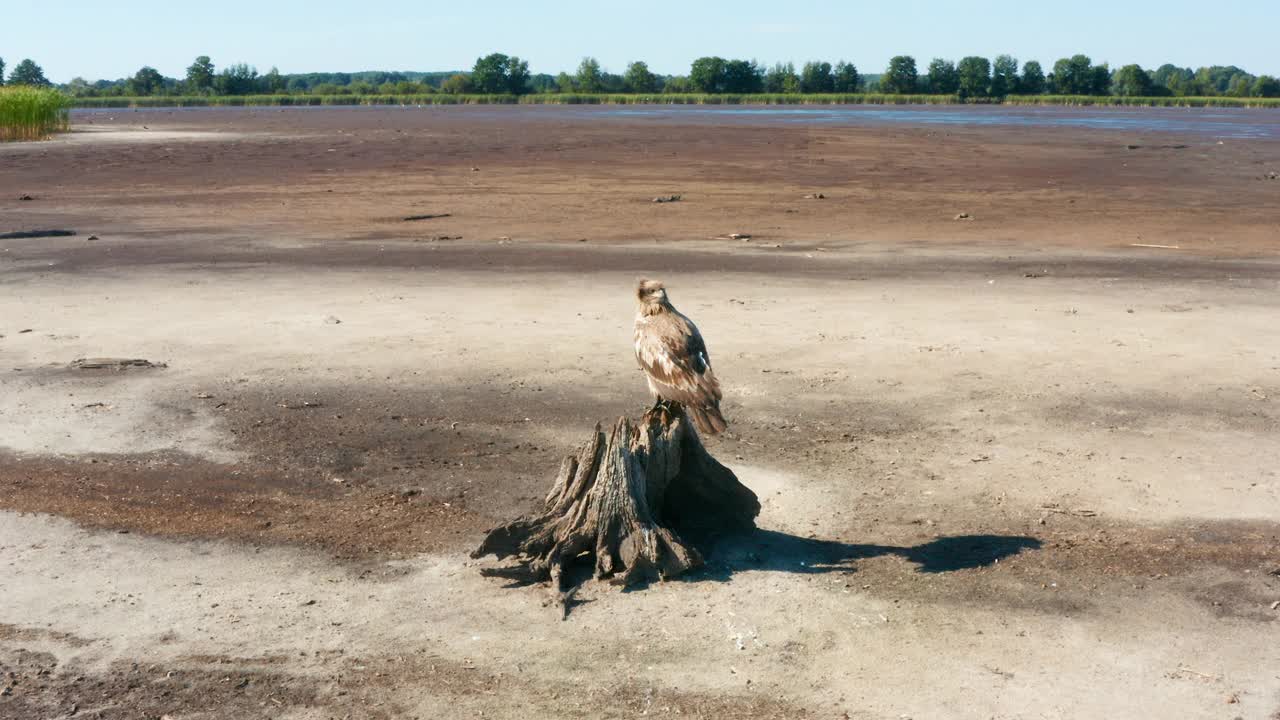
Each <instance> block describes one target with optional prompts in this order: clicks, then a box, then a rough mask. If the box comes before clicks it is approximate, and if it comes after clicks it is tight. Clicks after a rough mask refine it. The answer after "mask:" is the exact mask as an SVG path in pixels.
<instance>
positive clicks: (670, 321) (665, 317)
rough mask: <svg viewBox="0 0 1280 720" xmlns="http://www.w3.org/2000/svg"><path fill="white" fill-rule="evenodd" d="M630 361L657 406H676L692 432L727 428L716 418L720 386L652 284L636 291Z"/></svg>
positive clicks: (693, 332)
mask: <svg viewBox="0 0 1280 720" xmlns="http://www.w3.org/2000/svg"><path fill="white" fill-rule="evenodd" d="M636 299H637V300H638V301H639V307H638V309H637V311H636V360H637V361H638V362H639V363H640V367H641V369H643V370H644V374H645V377H646V378H647V379H648V380H649V391H650V392H652V393H653V395H654V397H655V398H657V400H658V402H662V401H667V402H673V403H679V404H680V405H681V406H682V407H683V408H684V410H685V414H686V415H688V416H689V418H690V419H691V420H693V424H694V425H695V426H697V428H698V430H700V431H702V432H703V433H706V434H708V435H715V434H716V433H720V432H724V429H725V428H726V427H727V425H726V423H725V421H724V416H723V415H721V414H720V382H719V381H718V380H716V376H715V373H713V372H712V371H711V357H710V355H708V354H707V346H706V344H705V343H704V342H703V341H702V335H701V334H700V333H699V332H698V328H697V326H696V325H694V324H693V321H692V320H690V319H689V318H687V317H685V316H684V315H682V314H681V313H680V311H679V310H676V309H675V308H674V307H672V305H671V301H670V300H668V299H667V291H666V288H664V287H663V286H662V283H660V282H658V281H656V280H641V281H640V286H639V287H638V288H637V289H636Z"/></svg>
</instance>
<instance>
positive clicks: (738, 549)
mask: <svg viewBox="0 0 1280 720" xmlns="http://www.w3.org/2000/svg"><path fill="white" fill-rule="evenodd" d="M695 544H696V545H697V546H698V547H699V548H700V549H701V550H702V552H703V557H704V558H705V560H706V564H705V565H704V566H703V567H702V568H701V569H700V570H698V571H696V572H691V573H689V574H688V575H687V576H685V577H684V578H683V579H684V580H686V581H689V582H698V581H705V580H713V581H727V580H728V579H729V578H731V577H732V576H733V575H734V574H736V573H740V572H747V571H770V572H791V573H801V574H820V573H833V572H843V573H853V572H857V570H858V568H857V561H859V560H867V559H870V558H877V557H883V556H886V555H896V556H898V557H902V558H906V559H907V560H910V561H911V562H913V563H916V564H917V565H918V570H919V571H920V572H923V573H947V572H954V571H957V570H968V569H972V568H980V567H987V566H989V565H994V564H995V563H997V562H999V561H1000V560H1003V559H1004V558H1007V557H1012V556H1014V555H1017V554H1018V553H1020V552H1023V551H1025V550H1035V549H1038V548H1039V547H1040V546H1041V542H1040V541H1039V540H1037V539H1036V538H1033V537H1027V536H1022V535H948V536H944V537H940V538H937V539H935V540H931V541H929V542H927V543H924V544H921V545H914V546H910V547H900V546H896V545H867V544H857V543H845V542H839V541H835V540H819V539H816V538H804V537H799V536H797V535H791V534H789V533H784V532H778V531H776V530H759V529H757V530H754V531H751V532H744V533H735V534H732V535H723V536H720V537H718V538H711V539H707V538H702V539H699V540H696V541H695Z"/></svg>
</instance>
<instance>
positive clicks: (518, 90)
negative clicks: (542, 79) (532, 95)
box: [507, 55, 532, 95]
mask: <svg viewBox="0 0 1280 720" xmlns="http://www.w3.org/2000/svg"><path fill="white" fill-rule="evenodd" d="M530 77H532V76H531V75H530V74H529V62H528V61H527V60H521V59H520V58H518V57H516V56H515V55H512V56H511V58H510V59H509V60H508V62H507V91H508V92H510V93H511V94H513V95H524V94H525V93H527V92H529V79H530Z"/></svg>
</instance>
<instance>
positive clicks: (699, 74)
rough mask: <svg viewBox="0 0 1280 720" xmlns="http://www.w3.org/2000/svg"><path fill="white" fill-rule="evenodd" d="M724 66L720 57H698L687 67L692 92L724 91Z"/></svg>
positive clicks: (723, 61)
mask: <svg viewBox="0 0 1280 720" xmlns="http://www.w3.org/2000/svg"><path fill="white" fill-rule="evenodd" d="M724 66H725V60H724V58H722V57H715V56H711V57H700V58H698V59H697V60H694V61H693V65H692V66H691V67H690V68H689V84H690V85H691V86H693V90H694V92H701V93H722V92H724Z"/></svg>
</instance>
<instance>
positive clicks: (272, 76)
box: [261, 66, 288, 95]
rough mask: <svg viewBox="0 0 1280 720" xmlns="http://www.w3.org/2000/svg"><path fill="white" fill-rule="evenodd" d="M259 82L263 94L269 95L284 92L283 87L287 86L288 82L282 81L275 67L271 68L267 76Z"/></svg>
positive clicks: (281, 76)
mask: <svg viewBox="0 0 1280 720" xmlns="http://www.w3.org/2000/svg"><path fill="white" fill-rule="evenodd" d="M261 82H262V90H263V92H266V93H268V94H271V95H275V94H276V93H282V92H284V89H285V87H286V86H287V85H288V81H287V80H285V79H284V76H283V75H281V74H280V70H278V69H277V68H276V67H275V66H272V67H271V69H270V70H268V71H267V74H266V75H263V76H262V80H261Z"/></svg>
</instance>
